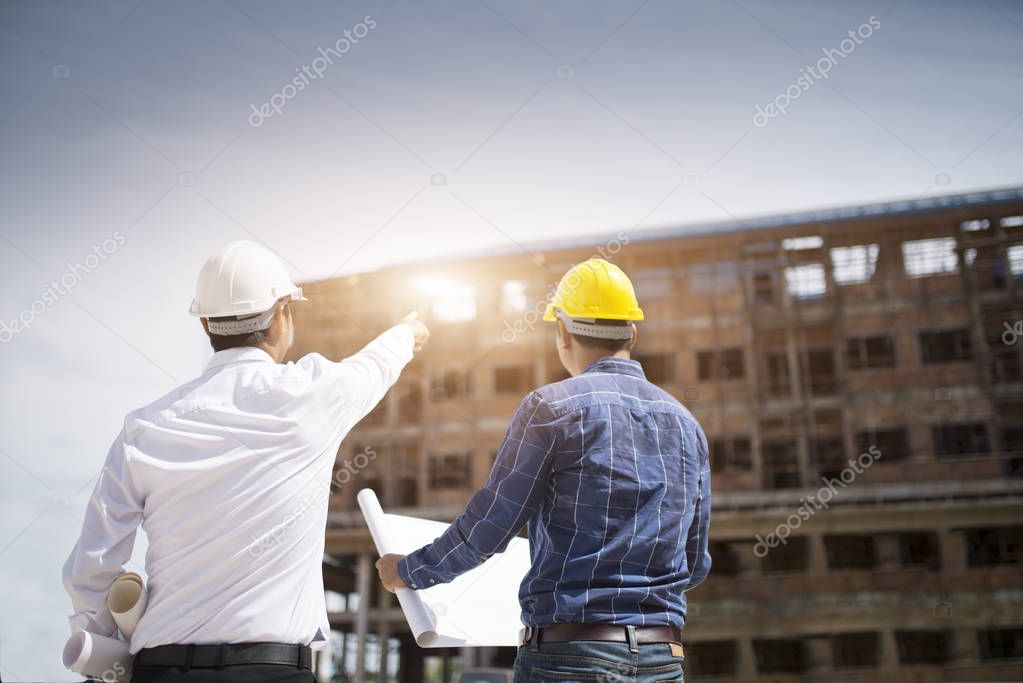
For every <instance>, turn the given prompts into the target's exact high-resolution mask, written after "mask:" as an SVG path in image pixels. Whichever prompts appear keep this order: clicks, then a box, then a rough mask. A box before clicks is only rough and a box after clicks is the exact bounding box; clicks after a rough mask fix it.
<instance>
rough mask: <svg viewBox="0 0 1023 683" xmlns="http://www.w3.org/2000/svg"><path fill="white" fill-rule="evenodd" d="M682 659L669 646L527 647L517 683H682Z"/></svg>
mask: <svg viewBox="0 0 1023 683" xmlns="http://www.w3.org/2000/svg"><path fill="white" fill-rule="evenodd" d="M682 662H683V659H682V657H676V656H675V655H673V654H672V653H671V648H670V646H668V645H667V644H655V645H638V646H636V648H635V651H633V650H630V648H629V645H628V643H605V642H600V641H594V640H578V641H572V642H566V643H540V644H539V645H532V644H531V645H523V646H522V647H520V648H519V653H518V656H517V657H516V658H515V683H575V682H580V683H583V682H585V683H662V682H664V683H682Z"/></svg>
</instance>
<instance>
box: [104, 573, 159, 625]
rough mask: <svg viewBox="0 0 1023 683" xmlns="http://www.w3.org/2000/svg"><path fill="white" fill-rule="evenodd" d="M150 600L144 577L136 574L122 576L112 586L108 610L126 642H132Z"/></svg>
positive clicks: (108, 599) (108, 596)
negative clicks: (143, 580) (143, 581)
mask: <svg viewBox="0 0 1023 683" xmlns="http://www.w3.org/2000/svg"><path fill="white" fill-rule="evenodd" d="M148 598H149V595H148V594H147V593H146V587H145V585H144V584H143V583H142V577H141V576H139V575H138V574H136V573H134V572H125V573H124V574H121V575H120V576H118V577H117V578H116V579H114V583H113V585H111V586H110V592H109V593H108V594H107V609H109V610H110V614H111V616H113V618H114V623H116V624H117V628H119V629H120V630H121V633H122V634H124V637H125V640H128V641H131V636H132V634H133V633H135V627H136V626H138V623H139V619H141V618H142V613H143V612H145V611H146V603H147V601H148Z"/></svg>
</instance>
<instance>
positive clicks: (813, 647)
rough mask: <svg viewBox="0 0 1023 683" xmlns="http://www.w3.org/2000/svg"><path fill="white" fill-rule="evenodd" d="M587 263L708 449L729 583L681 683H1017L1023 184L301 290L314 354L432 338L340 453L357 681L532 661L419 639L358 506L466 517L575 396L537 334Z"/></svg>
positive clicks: (719, 579) (340, 556)
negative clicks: (506, 462)
mask: <svg viewBox="0 0 1023 683" xmlns="http://www.w3.org/2000/svg"><path fill="white" fill-rule="evenodd" d="M591 256H603V257H605V258H608V259H609V260H612V261H614V262H616V263H617V264H618V265H620V266H621V267H622V268H623V269H624V270H625V271H626V272H627V273H628V274H629V275H630V276H631V278H632V279H633V282H634V283H635V285H636V289H637V293H638V296H639V299H640V302H641V304H642V306H643V308H644V311H645V313H646V321H645V322H643V323H641V324H640V335H639V343H638V345H637V348H636V349H635V353H634V356H635V357H636V358H637V359H638V360H640V361H641V362H642V365H643V368H644V370H645V372H646V374H647V377H648V379H650V381H652V382H654V383H656V384H659V385H660V386H662V387H664V388H665V389H667V390H668V391H669V392H671V393H672V394H673V395H674V396H676V397H677V398H678V399H679V400H680V401H682V402H683V403H684V404H685V405H686V406H688V407H689V408H690V409H691V410H692V412H693V413H694V414H695V416H696V417H697V418H698V419H699V420H700V422H701V424H702V425H703V426H704V429H705V430H706V432H707V436H708V439H709V440H710V443H711V458H712V467H713V507H714V514H713V520H712V524H711V554H712V556H713V560H714V564H713V568H712V570H711V574H710V577H709V578H708V579H707V581H706V582H705V583H704V584H703V585H702V586H700V587H699V588H697V589H695V590H694V591H692V592H691V593H690V594H689V598H690V612H689V618H688V624H687V627H686V631H685V637H686V643H685V645H686V660H687V661H686V670H687V671H686V675H687V680H697V681H699V680H713V681H737V682H738V681H772V682H779V683H780V682H783V681H836V680H842V681H880V680H886V681H894V680H898V681H918V682H924V681H996V680H998V681H1004V680H1021V679H1023V571H1021V569H1023V566H1021V564H1023V188H1013V189H1008V190H1002V191H991V192H979V193H974V194H965V195H958V196H946V197H936V198H929V199H922V200H914V201H903V202H894V203H885V204H877V205H870V206H857V207H849V208H839V209H832V210H823V211H819V212H811V213H801V214H794V215H786V216H776V217H769V218H763V219H755V220H749V221H744V222H729V223H727V224H714V225H699V226H690V227H683V228H678V229H666V230H659V231H645V232H639V231H636V232H628V231H626V232H621V233H617V234H609V235H606V236H602V237H600V236H598V237H594V238H592V239H589V240H577V241H573V242H571V243H564V244H539V245H525V246H524V247H518V246H516V247H515V248H513V249H512V250H509V251H506V252H500V253H490V254H487V255H482V256H478V257H467V258H460V259H458V260H451V261H448V262H431V263H422V264H414V265H412V266H408V265H406V266H402V267H401V268H392V269H385V270H381V271H378V272H374V273H370V274H364V275H353V276H348V277H342V278H338V279H332V280H327V281H323V282H320V283H307V285H306V289H307V291H308V290H312V291H311V293H310V299H311V303H310V304H309V305H306V306H297V307H295V309H294V311H295V316H296V325H297V329H298V340H297V343H296V345H295V348H294V351H293V356H294V357H297V356H300V355H302V354H305V353H308V352H310V351H318V352H321V353H323V354H324V355H326V356H328V357H331V358H335V359H340V358H342V357H344V356H346V355H349V354H351V353H352V352H354V351H356V350H357V349H358V348H360V347H361V346H362V345H363V344H364V343H366V342H367V341H369V340H370V339H371V338H372V337H374V336H375V335H376V334H378V333H379V332H380V331H382V330H383V329H384V328H385V327H387V325H388V324H390V323H391V322H392V321H394V320H395V319H397V318H398V317H400V316H401V315H403V314H404V313H406V312H407V311H408V310H411V309H413V308H418V310H419V311H420V315H421V316H422V317H423V318H424V320H425V321H426V322H427V324H428V325H429V326H430V328H431V331H432V332H433V337H432V339H431V341H430V343H429V345H428V347H427V349H425V350H424V352H423V353H422V354H421V355H419V356H418V357H417V358H416V359H415V360H414V361H413V362H412V363H411V365H410V366H409V367H408V369H407V370H406V371H405V373H404V374H403V375H402V378H401V380H400V381H399V383H398V384H397V385H396V387H395V388H394V389H393V390H392V391H391V392H390V393H389V395H388V396H387V397H386V398H385V399H384V400H383V402H382V403H381V404H380V405H379V406H378V407H377V408H376V409H375V410H374V411H373V412H372V413H371V414H370V415H369V416H368V417H367V418H366V419H365V420H363V421H362V422H361V423H360V424H359V425H358V426H357V428H356V429H355V430H354V431H353V432H352V433H351V435H350V436H349V437H348V438H347V439H346V440H345V442H344V443H343V445H342V447H341V451H340V452H339V453H338V467H339V468H340V467H343V466H347V467H348V468H349V471H350V472H355V473H354V474H350V475H346V476H345V477H343V478H341V479H340V480H341V481H344V482H346V483H345V485H344V486H341V487H339V488H338V489H337V490H336V491H335V492H334V495H333V497H332V498H331V503H330V505H331V514H330V521H329V528H328V530H327V544H326V552H327V554H328V555H327V557H325V559H324V581H325V584H326V589H327V591H328V607H329V609H330V619H331V624H332V628H333V629H335V631H336V632H335V634H334V639H333V645H334V647H333V650H332V657H333V659H334V661H335V662H336V664H337V666H338V668H339V670H340V671H346V672H348V675H349V676H350V677H351V678H353V679H354V678H355V677H356V676H359V677H360V678H361V680H395V681H402V682H409V683H413V682H414V683H418V682H419V681H422V680H431V681H438V682H439V681H447V680H451V679H452V678H453V677H454V676H455V675H456V674H457V672H458V671H459V670H460V668H461V667H468V666H495V667H504V666H510V665H511V663H512V660H513V658H514V654H515V653H514V649H511V648H508V649H503V648H501V649H483V650H464V651H458V650H453V651H443V650H421V649H419V648H417V647H416V646H415V644H414V642H413V641H412V639H411V636H410V634H409V632H408V627H407V625H406V623H405V621H404V618H403V616H402V614H401V612H400V609H399V608H398V606H397V603H396V602H395V601H394V600H393V597H392V596H391V595H390V594H388V593H386V592H385V591H382V590H380V587H379V583H378V581H377V578H376V572H375V570H374V569H373V567H372V562H373V560H375V558H376V553H375V551H374V548H373V545H372V542H371V541H370V539H369V535H368V532H367V530H366V528H365V526H364V524H363V523H362V519H361V515H360V514H359V513H358V512H357V511H356V506H355V494H356V493H357V491H358V490H359V489H361V488H363V487H369V488H372V489H374V490H375V491H376V492H377V494H378V496H379V498H380V500H381V502H382V504H383V505H384V508H385V509H389V510H390V511H394V512H401V513H403V514H413V515H419V516H424V517H430V518H434V519H445V520H450V519H452V518H454V517H455V516H456V515H457V514H458V513H459V512H460V511H461V509H462V507H463V506H464V504H465V503H466V501H467V500H468V498H469V496H470V495H471V494H472V493H473V491H475V490H476V488H478V487H479V486H480V485H481V484H482V483H483V482H484V480H485V479H486V477H487V475H488V473H489V470H490V467H491V464H492V462H493V458H494V455H495V453H496V451H497V449H498V446H499V444H500V442H501V439H502V437H503V435H504V432H505V429H506V427H507V424H508V422H509V420H510V418H511V415H512V413H513V412H514V410H515V408H516V406H517V405H518V403H519V401H520V400H521V399H522V397H523V396H524V395H525V394H526V393H527V392H528V391H529V390H530V389H532V388H534V387H536V386H538V385H542V384H545V383H548V382H554V381H558V380H560V379H562V378H564V377H565V376H566V374H565V372H564V370H563V369H562V367H561V365H560V363H559V362H558V358H557V354H556V351H555V347H554V340H553V334H552V329H551V328H550V327H547V324H546V323H543V322H541V321H540V316H541V314H542V311H543V307H544V304H545V302H546V300H547V298H548V296H549V294H550V292H551V291H552V289H553V287H554V285H555V284H556V282H557V281H558V279H559V278H560V276H561V275H562V274H563V273H564V272H565V271H566V270H567V269H568V268H569V267H570V265H572V264H573V263H577V262H580V261H582V260H584V259H586V258H589V257H591ZM410 295H411V299H410ZM360 453H369V454H370V455H369V456H364V457H363V458H362V459H361V463H360V464H363V465H365V467H361V468H352V467H351V465H346V463H348V462H351V461H353V459H354V458H355V457H356V456H357V455H358V454H360ZM508 590H509V591H514V590H517V587H516V586H509V587H508ZM338 680H341V679H340V678H339V679H338Z"/></svg>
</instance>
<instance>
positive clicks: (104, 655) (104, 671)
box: [62, 631, 131, 683]
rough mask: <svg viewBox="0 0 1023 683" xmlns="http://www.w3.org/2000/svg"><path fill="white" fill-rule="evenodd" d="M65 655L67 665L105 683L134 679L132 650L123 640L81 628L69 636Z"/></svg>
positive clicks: (125, 682) (65, 664) (87, 676)
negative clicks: (129, 650) (81, 629)
mask: <svg viewBox="0 0 1023 683" xmlns="http://www.w3.org/2000/svg"><path fill="white" fill-rule="evenodd" d="M62 659H63V661H64V666H65V667H67V668H68V669H71V670H72V671H74V672H75V673H78V674H81V675H83V676H85V677H86V678H95V679H97V680H100V681H104V683H115V682H119V683H128V681H130V680H131V653H129V652H128V643H126V642H125V641H123V640H117V639H116V638H107V637H105V636H100V635H97V634H95V633H90V632H88V631H78V632H77V633H74V634H72V636H71V638H69V639H68V641H67V644H66V645H65V646H64V654H63V657H62Z"/></svg>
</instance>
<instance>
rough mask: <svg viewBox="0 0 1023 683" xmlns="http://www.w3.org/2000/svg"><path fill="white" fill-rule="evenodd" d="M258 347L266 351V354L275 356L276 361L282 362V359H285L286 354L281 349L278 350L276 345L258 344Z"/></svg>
mask: <svg viewBox="0 0 1023 683" xmlns="http://www.w3.org/2000/svg"><path fill="white" fill-rule="evenodd" d="M256 348H257V349H262V350H263V351H266V355H268V356H270V357H271V358H273V359H274V363H280V362H281V361H282V360H284V354H283V353H280V351H278V350H277V348H276V347H274V346H272V345H270V344H257V345H256Z"/></svg>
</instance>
